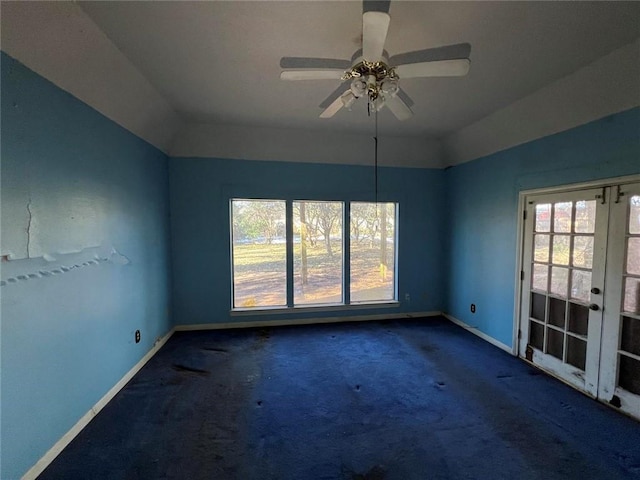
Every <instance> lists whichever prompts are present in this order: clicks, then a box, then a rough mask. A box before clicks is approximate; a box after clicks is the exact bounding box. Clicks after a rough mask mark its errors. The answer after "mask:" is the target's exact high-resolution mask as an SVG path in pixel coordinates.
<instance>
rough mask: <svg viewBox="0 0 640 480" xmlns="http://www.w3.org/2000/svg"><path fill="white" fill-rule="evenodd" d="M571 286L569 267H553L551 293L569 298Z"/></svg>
mask: <svg viewBox="0 0 640 480" xmlns="http://www.w3.org/2000/svg"><path fill="white" fill-rule="evenodd" d="M568 286H569V269H567V268H561V267H551V293H555V294H556V295H560V296H561V297H563V298H567V289H568Z"/></svg>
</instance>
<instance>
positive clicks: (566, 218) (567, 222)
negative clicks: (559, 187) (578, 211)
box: [553, 202, 573, 233]
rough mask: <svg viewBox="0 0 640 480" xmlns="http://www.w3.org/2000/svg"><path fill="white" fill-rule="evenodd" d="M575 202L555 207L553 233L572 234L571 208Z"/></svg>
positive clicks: (559, 204) (557, 204)
mask: <svg viewBox="0 0 640 480" xmlns="http://www.w3.org/2000/svg"><path fill="white" fill-rule="evenodd" d="M572 206H573V202H558V203H556V204H554V205H553V231H554V232H556V233H569V232H571V207H572Z"/></svg>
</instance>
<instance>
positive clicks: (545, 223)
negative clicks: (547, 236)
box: [536, 203, 551, 232]
mask: <svg viewBox="0 0 640 480" xmlns="http://www.w3.org/2000/svg"><path fill="white" fill-rule="evenodd" d="M550 225H551V204H550V203H544V204H542V205H536V232H548V231H549V230H550Z"/></svg>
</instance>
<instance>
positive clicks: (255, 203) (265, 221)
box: [231, 200, 287, 308]
mask: <svg viewBox="0 0 640 480" xmlns="http://www.w3.org/2000/svg"><path fill="white" fill-rule="evenodd" d="M231 205H232V209H231V210H232V212H231V213H232V219H233V229H232V237H233V241H232V245H233V246H232V248H233V254H232V257H233V306H234V307H235V308H250V307H278V306H281V307H283V306H286V305H287V248H286V242H285V237H286V233H285V225H286V214H285V202H283V201H281V200H233V201H232V202H231Z"/></svg>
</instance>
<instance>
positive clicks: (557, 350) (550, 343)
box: [547, 327, 564, 360]
mask: <svg viewBox="0 0 640 480" xmlns="http://www.w3.org/2000/svg"><path fill="white" fill-rule="evenodd" d="M563 350H564V333H562V332H558V331H557V330H554V329H552V328H549V327H547V353H548V354H549V355H553V356H554V357H556V358H559V359H560V360H562V352H563Z"/></svg>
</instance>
